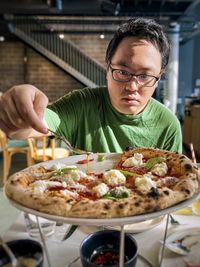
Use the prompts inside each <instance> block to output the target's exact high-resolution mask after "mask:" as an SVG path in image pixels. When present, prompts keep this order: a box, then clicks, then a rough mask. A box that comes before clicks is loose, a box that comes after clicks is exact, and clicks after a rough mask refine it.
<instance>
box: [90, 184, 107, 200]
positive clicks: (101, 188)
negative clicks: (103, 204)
mask: <svg viewBox="0 0 200 267" xmlns="http://www.w3.org/2000/svg"><path fill="white" fill-rule="evenodd" d="M92 191H93V193H95V194H96V195H97V196H98V197H102V196H104V195H105V194H106V193H108V191H109V187H108V186H107V185H106V184H105V183H100V184H98V185H96V186H94V187H93V188H92Z"/></svg>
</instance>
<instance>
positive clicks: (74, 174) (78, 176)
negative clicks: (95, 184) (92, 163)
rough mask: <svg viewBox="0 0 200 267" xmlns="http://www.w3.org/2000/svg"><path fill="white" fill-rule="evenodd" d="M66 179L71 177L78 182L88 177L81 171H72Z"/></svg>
mask: <svg viewBox="0 0 200 267" xmlns="http://www.w3.org/2000/svg"><path fill="white" fill-rule="evenodd" d="M65 177H69V178H71V179H73V180H74V181H76V182H78V181H79V180H80V179H81V178H87V175H86V173H84V172H82V171H80V170H70V171H69V172H68V173H67V175H66V176H65Z"/></svg>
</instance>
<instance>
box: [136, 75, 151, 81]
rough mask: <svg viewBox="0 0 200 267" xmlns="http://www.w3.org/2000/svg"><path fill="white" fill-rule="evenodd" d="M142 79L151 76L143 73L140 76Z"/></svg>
mask: <svg viewBox="0 0 200 267" xmlns="http://www.w3.org/2000/svg"><path fill="white" fill-rule="evenodd" d="M139 77H140V79H143V80H146V79H149V78H150V77H149V76H148V75H146V74H141V75H140V76H139Z"/></svg>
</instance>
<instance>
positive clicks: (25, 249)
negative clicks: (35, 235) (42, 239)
mask: <svg viewBox="0 0 200 267" xmlns="http://www.w3.org/2000/svg"><path fill="white" fill-rule="evenodd" d="M7 245H8V246H9V247H10V249H11V250H12V252H13V253H14V254H15V256H16V257H21V256H24V257H26V258H33V259H35V260H36V262H37V264H36V266H35V267H42V265H43V249H42V246H41V245H40V243H39V242H37V241H35V240H31V239H18V240H12V241H9V242H7ZM7 263H10V260H9V257H8V255H7V253H6V252H5V250H4V249H3V247H2V246H0V267H1V266H4V265H5V264H7Z"/></svg>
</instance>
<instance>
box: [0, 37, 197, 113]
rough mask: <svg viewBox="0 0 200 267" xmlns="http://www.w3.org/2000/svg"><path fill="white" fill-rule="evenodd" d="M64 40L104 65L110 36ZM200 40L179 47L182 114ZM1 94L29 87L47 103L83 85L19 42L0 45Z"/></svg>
mask: <svg viewBox="0 0 200 267" xmlns="http://www.w3.org/2000/svg"><path fill="white" fill-rule="evenodd" d="M67 38H68V39H69V40H71V41H72V42H73V43H74V44H75V45H76V46H78V47H79V48H80V49H81V50H82V51H83V52H85V53H86V54H87V55H89V56H91V57H92V58H93V59H95V60H97V61H98V62H100V63H101V64H105V52H106V47H107V45H108V42H109V40H110V38H111V36H109V35H106V36H105V39H100V38H99V36H98V35H89V36H88V35H68V36H67ZM199 43H200V36H197V37H196V38H194V39H193V40H191V41H189V42H187V43H186V44H184V45H180V50H179V51H180V54H179V60H180V62H179V108H178V112H180V113H181V116H182V115H183V112H184V97H185V96H189V95H191V94H192V93H193V91H194V87H195V80H196V79H197V78H199V77H200V63H199V62H200V50H199ZM0 75H1V76H0V77H1V79H0V91H5V90H6V89H8V88H10V87H11V86H13V85H17V84H22V83H31V84H33V85H35V86H36V87H38V88H40V89H42V90H43V91H44V92H45V93H46V94H47V96H48V97H49V99H50V101H53V100H55V99H57V98H58V97H60V96H62V95H63V94H65V93H67V92H69V91H71V90H73V89H79V88H83V87H84V86H85V85H83V84H82V83H80V82H79V81H77V80H76V79H74V78H73V77H72V76H70V75H68V74H67V73H65V72H64V71H63V70H62V69H60V68H58V67H57V66H56V65H54V64H53V63H51V62H49V61H48V60H47V59H46V58H44V57H43V56H42V55H40V54H38V53H37V52H35V51H34V50H33V49H32V48H30V47H28V46H27V45H25V44H24V43H22V42H21V41H12V42H2V43H0Z"/></svg>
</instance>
